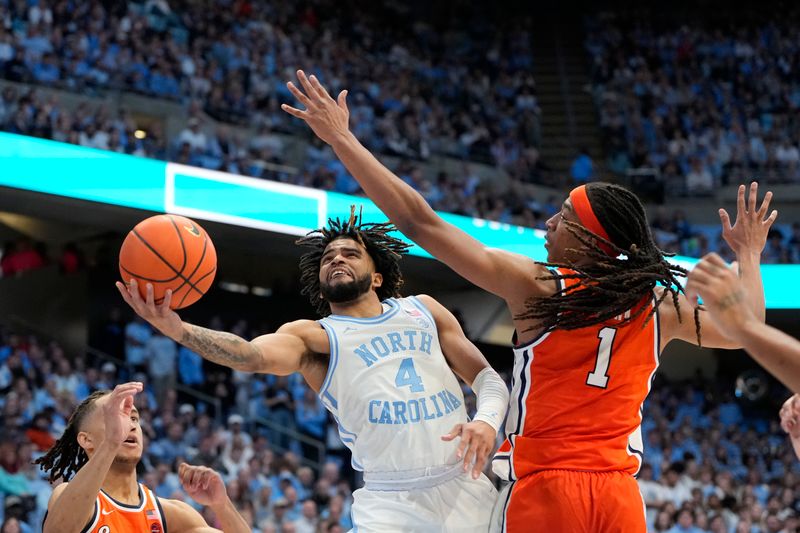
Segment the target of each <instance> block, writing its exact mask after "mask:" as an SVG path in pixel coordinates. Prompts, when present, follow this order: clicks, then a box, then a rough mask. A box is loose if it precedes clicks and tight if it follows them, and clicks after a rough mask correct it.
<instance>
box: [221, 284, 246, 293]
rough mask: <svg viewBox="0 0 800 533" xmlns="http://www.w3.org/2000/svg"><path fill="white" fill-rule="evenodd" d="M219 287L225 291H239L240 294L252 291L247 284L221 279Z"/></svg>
mask: <svg viewBox="0 0 800 533" xmlns="http://www.w3.org/2000/svg"><path fill="white" fill-rule="evenodd" d="M219 288H220V289H222V290H223V291H228V292H238V293H240V294H247V293H248V292H250V289H248V287H247V285H242V284H241V283H231V282H229V281H221V282H220V284H219Z"/></svg>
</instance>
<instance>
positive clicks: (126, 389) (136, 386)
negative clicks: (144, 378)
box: [110, 381, 143, 400]
mask: <svg viewBox="0 0 800 533" xmlns="http://www.w3.org/2000/svg"><path fill="white" fill-rule="evenodd" d="M142 386H143V385H142V383H141V382H139V381H131V382H128V383H122V384H120V385H117V386H116V387H114V390H112V391H111V396H110V397H111V398H113V399H115V400H116V399H117V398H122V397H124V396H129V395H133V394H136V393H137V392H140V391H141V390H142Z"/></svg>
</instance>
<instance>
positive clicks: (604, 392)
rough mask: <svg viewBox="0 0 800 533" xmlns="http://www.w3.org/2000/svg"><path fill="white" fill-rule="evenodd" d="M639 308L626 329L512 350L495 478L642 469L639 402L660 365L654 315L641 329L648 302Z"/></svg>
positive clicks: (554, 338)
mask: <svg viewBox="0 0 800 533" xmlns="http://www.w3.org/2000/svg"><path fill="white" fill-rule="evenodd" d="M559 272H560V273H562V274H568V273H570V271H568V270H565V269H560V270H559ZM568 283H569V284H571V283H572V281H570V282H568ZM641 305H646V306H648V309H646V310H645V311H644V312H643V313H642V314H640V315H639V316H638V317H637V318H636V319H634V320H633V321H631V322H629V323H627V324H625V325H620V320H619V317H618V319H616V320H610V321H608V322H606V323H604V324H598V325H595V326H590V327H587V328H582V329H577V330H570V331H567V330H559V329H556V330H551V331H549V332H546V333H544V334H542V335H541V336H540V337H539V338H537V339H535V340H533V341H531V342H529V343H527V344H524V345H521V346H516V347H515V348H514V374H513V378H512V390H511V400H510V406H509V410H508V418H507V419H506V427H505V432H506V440H505V442H504V443H503V444H502V445H501V446H500V448H499V450H498V452H497V454H496V455H495V458H494V461H493V470H494V472H495V473H496V474H497V475H498V476H500V477H501V478H503V479H506V480H508V481H514V480H517V479H519V478H521V477H522V476H525V475H528V474H531V473H533V472H537V471H540V470H552V469H565V470H578V471H593V472H608V471H615V470H616V471H624V472H628V473H630V474H632V475H635V474H636V473H637V472H638V471H639V467H640V465H641V461H642V453H643V446H642V435H641V427H640V425H641V421H642V404H643V403H644V400H645V397H646V396H647V394H648V393H649V392H650V385H651V382H652V379H653V375H654V374H655V371H656V368H657V367H658V362H659V324H658V314H657V313H656V315H655V316H653V317H651V319H650V321H649V322H647V325H645V322H646V321H647V316H648V314H649V312H650V310H651V309H652V305H653V301H652V300H648V301H642V304H641ZM629 316H630V315H629Z"/></svg>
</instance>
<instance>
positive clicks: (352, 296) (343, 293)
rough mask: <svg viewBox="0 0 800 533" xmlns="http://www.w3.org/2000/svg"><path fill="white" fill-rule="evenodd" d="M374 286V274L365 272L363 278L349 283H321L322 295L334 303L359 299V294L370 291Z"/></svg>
mask: <svg viewBox="0 0 800 533" xmlns="http://www.w3.org/2000/svg"><path fill="white" fill-rule="evenodd" d="M370 287H372V274H365V275H364V276H362V277H361V278H357V279H356V280H354V281H350V282H347V283H337V284H336V285H331V284H329V283H324V284H321V285H320V287H319V289H320V296H321V297H322V298H324V299H325V300H327V301H328V302H329V303H333V304H344V303H347V302H352V301H354V300H356V299H358V297H359V296H361V295H362V294H364V293H366V292H368V291H369V289H370Z"/></svg>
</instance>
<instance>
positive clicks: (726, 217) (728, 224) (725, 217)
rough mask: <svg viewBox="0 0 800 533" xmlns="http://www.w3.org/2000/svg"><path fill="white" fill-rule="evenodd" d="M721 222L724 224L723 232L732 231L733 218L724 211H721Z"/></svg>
mask: <svg viewBox="0 0 800 533" xmlns="http://www.w3.org/2000/svg"><path fill="white" fill-rule="evenodd" d="M719 220H720V222H721V223H722V231H723V232H725V231H730V230H731V217H730V215H728V212H727V211H725V210H724V209H720V210H719Z"/></svg>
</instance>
